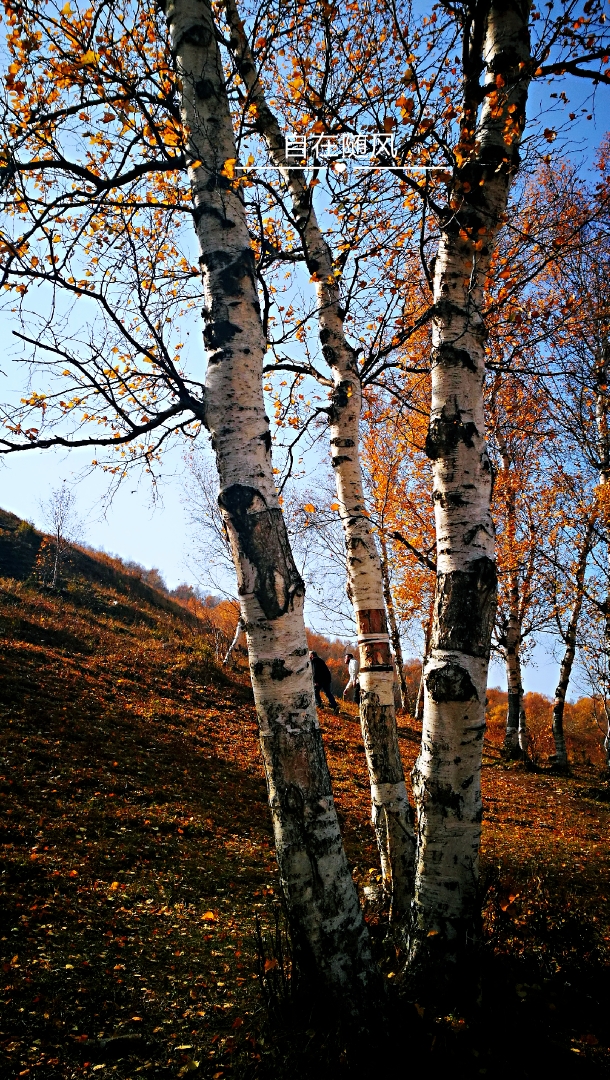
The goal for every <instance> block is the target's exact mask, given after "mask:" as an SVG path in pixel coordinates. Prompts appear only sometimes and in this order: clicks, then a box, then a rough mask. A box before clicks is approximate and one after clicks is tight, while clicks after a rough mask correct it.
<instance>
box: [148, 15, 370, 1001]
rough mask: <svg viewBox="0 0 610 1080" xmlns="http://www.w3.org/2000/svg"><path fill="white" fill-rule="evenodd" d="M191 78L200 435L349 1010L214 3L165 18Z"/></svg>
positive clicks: (298, 880)
mask: <svg viewBox="0 0 610 1080" xmlns="http://www.w3.org/2000/svg"><path fill="white" fill-rule="evenodd" d="M164 11H165V14H166V17H167V22H168V26H169V32H170V39H171V47H172V52H173V54H174V56H175V57H176V59H177V63H178V69H179V72H180V75H181V78H182V112H183V118H184V121H185V124H186V126H187V130H188V132H189V148H188V149H189V153H190V154H191V155H192V159H193V161H194V162H199V163H200V164H198V165H197V166H196V167H194V168H193V169H192V170H191V184H192V193H193V200H194V203H195V225H196V229H197V236H198V238H199V244H200V248H201V259H200V262H201V267H202V274H203V282H204V291H205V298H206V307H205V310H204V318H205V330H204V340H205V345H206V349H207V355H208V372H207V378H206V398H205V422H206V424H207V426H208V427H209V430H210V432H211V435H212V445H213V448H214V450H215V453H216V460H217V464H218V472H219V478H220V495H219V503H220V506H221V508H222V512H223V516H224V520H225V523H226V526H227V529H228V532H229V536H230V539H231V545H232V550H233V556H234V561H235V567H236V571H237V579H238V589H239V596H240V603H241V614H242V619H243V621H244V625H245V627H246V634H247V640H248V651H249V657H250V670H251V674H252V685H253V688H254V697H255V702H256V710H257V714H258V720H259V727H260V741H261V747H262V754H263V760H264V764H265V771H266V775H267V786H268V792H269V803H270V807H271V814H272V819H273V828H274V833H275V843H276V851H277V857H278V863H279V868H280V875H281V880H282V887H283V890H284V895H285V898H286V903H287V908H288V914H289V918H290V923H291V927H292V932H293V936H294V941H295V947H296V950H297V953H298V956H299V960H300V963H301V964H302V966H303V968H304V969H305V971H306V972H309V973H313V974H314V975H315V977H316V979H317V982H318V985H319V986H320V989H321V990H322V989H326V990H327V991H329V992H331V993H332V994H333V995H335V996H341V997H342V998H343V1001H344V1002H345V1004H347V1005H348V1006H349V1007H352V1006H353V1005H354V1003H355V1002H356V1001H357V999H358V997H359V996H360V995H361V994H362V993H363V992H364V991H365V990H366V989H367V988H368V986H369V985H370V984H371V982H374V981H375V969H374V965H373V963H372V960H371V953H370V946H369V940H368V933H367V930H366V926H365V924H364V920H363V917H362V913H361V910H360V907H359V904H358V899H357V894H356V890H355V888H354V883H353V881H352V878H351V874H350V871H349V866H348V864H347V860H346V857H345V853H344V850H343V845H342V842H341V836H340V832H339V826H338V821H337V815H336V812H335V806H334V802H333V796H332V790H331V784H330V777H329V773H328V769H327V765H326V759H325V756H324V749H323V745H322V740H321V736H320V730H319V726H318V721H317V716H316V709H315V704H314V696H313V683H312V675H311V668H310V664H309V659H308V649H307V641H306V638H305V626H304V621H303V595H304V586H303V582H302V581H301V578H300V576H299V574H298V572H297V569H296V566H295V564H294V561H293V558H292V554H291V551H290V546H289V543H288V538H287V534H286V529H285V525H284V520H283V517H282V513H281V510H280V508H279V504H278V498H277V493H276V490H275V487H274V483H273V474H272V468H271V455H270V450H271V438H270V433H269V423H268V418H267V417H266V416H265V410H264V403H263V393H262V364H263V357H264V353H265V347H266V343H265V340H264V336H263V331H262V325H261V320H260V309H259V302H258V295H257V287H256V282H255V277H254V260H253V253H252V250H251V245H250V237H249V235H248V229H247V224H246V217H245V212H244V205H243V200H242V197H241V194H240V192H239V189H238V188H236V187H235V186H233V185H232V184H231V182H230V181H229V180H227V178H226V177H225V176H223V167H224V164H225V162H226V161H227V160H229V159H235V157H236V153H235V144H234V138H233V129H232V122H231V117H230V113H229V107H228V101H227V95H226V88H225V84H224V78H223V69H222V63H221V58H220V55H219V52H218V47H217V44H216V38H215V30H214V23H213V17H212V12H211V9H210V6H209V4H208V3H207V2H206V0H174V2H171V0H170V2H168V3H167V4H165V5H164Z"/></svg>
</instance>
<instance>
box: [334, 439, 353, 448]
mask: <svg viewBox="0 0 610 1080" xmlns="http://www.w3.org/2000/svg"><path fill="white" fill-rule="evenodd" d="M330 445H331V446H344V447H349V446H355V445H356V444H355V442H354V440H353V439H331V440H330Z"/></svg>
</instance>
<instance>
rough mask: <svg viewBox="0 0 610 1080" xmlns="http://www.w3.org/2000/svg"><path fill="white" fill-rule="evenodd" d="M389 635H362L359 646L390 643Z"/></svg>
mask: <svg viewBox="0 0 610 1080" xmlns="http://www.w3.org/2000/svg"><path fill="white" fill-rule="evenodd" d="M389 640H390V635H389V634H361V635H360V637H359V638H358V644H359V645H366V643H367V642H369V641H389Z"/></svg>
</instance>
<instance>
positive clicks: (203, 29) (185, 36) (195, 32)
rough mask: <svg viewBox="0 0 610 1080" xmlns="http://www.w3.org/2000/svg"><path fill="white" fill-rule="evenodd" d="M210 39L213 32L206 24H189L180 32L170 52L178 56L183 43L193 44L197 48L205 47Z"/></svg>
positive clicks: (209, 42) (210, 41) (209, 43)
mask: <svg viewBox="0 0 610 1080" xmlns="http://www.w3.org/2000/svg"><path fill="white" fill-rule="evenodd" d="M212 40H213V34H212V32H211V30H208V28H207V26H200V25H197V24H195V25H194V26H189V27H188V29H187V30H184V31H183V33H182V34H180V37H178V38H176V40H175V41H174V47H173V49H172V52H173V54H174V55H175V56H179V55H180V53H181V51H182V46H183V45H194V46H195V47H197V48H204V49H207V48H208V46H209V45H211V43H212Z"/></svg>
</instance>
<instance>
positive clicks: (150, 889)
mask: <svg viewBox="0 0 610 1080" xmlns="http://www.w3.org/2000/svg"><path fill="white" fill-rule="evenodd" d="M0 633H1V634H2V636H3V640H2V651H3V668H2V676H1V679H2V681H1V690H0V700H1V705H0V718H1V720H2V729H1V736H0V737H1V741H2V761H3V766H2V768H1V769H0V773H1V781H0V788H1V794H2V805H3V813H2V833H1V841H2V846H3V877H2V886H1V890H2V910H3V913H4V925H3V926H2V931H1V934H0V936H1V937H2V954H3V956H2V961H3V964H4V971H3V973H4V982H3V983H2V988H3V993H2V995H1V997H0V1000H1V1001H2V1003H3V1004H2V1022H1V1028H2V1033H1V1034H0V1040H1V1043H2V1051H3V1054H4V1059H5V1062H6V1064H5V1069H6V1075H7V1076H11V1077H14V1076H32V1077H35V1076H44V1077H45V1078H47V1077H49V1078H55V1077H58V1078H59V1077H62V1078H67V1077H81V1076H95V1077H100V1078H107V1077H122V1078H132V1077H134V1076H135V1075H136V1074H137V1075H139V1074H140V1073H141V1072H142V1073H144V1074H145V1075H150V1076H154V1077H166V1076H167V1077H175V1076H184V1075H187V1074H188V1073H189V1072H193V1074H194V1075H196V1076H202V1077H209V1078H214V1077H215V1078H216V1080H221V1078H223V1077H231V1076H239V1077H252V1078H257V1077H261V1078H263V1077H264V1078H266V1077H271V1076H274V1077H278V1076H306V1075H312V1076H314V1075H315V1076H325V1075H329V1076H330V1075H356V1074H357V1072H358V1068H357V1064H356V1063H355V1062H354V1057H353V1053H352V1054H351V1055H350V1052H349V1049H348V1048H347V1044H346V1045H343V1044H342V1043H341V1040H340V1039H339V1041H337V1039H336V1038H335V1039H330V1040H329V1039H327V1038H326V1036H323V1035H320V1034H319V1033H317V1034H316V1033H315V1032H313V1031H311V1030H310V1029H309V1027H307V1026H306V1024H307V1023H308V1022H309V1021H308V1020H307V1017H305V1019H303V1016H302V1015H301V1016H300V1017H298V1018H295V1017H294V1016H293V1017H292V1018H290V1017H287V1018H285V1022H284V1026H283V1027H282V1028H281V1029H280V1028H278V1024H277V1021H275V1020H272V1021H271V1022H269V1020H268V1018H267V1013H266V1011H265V1008H264V1005H263V1000H262V996H261V992H260V986H259V982H258V979H257V976H256V946H255V937H254V917H255V915H256V913H259V915H260V916H261V918H262V920H263V924H264V925H268V924H269V922H270V920H271V917H272V908H273V904H274V902H276V900H277V888H278V883H277V872H276V866H275V861H274V857H273V848H272V838H271V832H270V825H269V819H268V814H267V810H266V803H265V787H264V779H263V774H262V768H261V765H260V762H259V757H258V749H257V740H256V731H255V718H254V710H253V705H252V701H251V692H250V690H249V688H248V686H247V680H246V678H245V673H243V672H241V673H239V672H238V673H236V674H234V675H232V676H231V677H230V678H228V677H226V676H225V675H223V673H222V672H220V671H219V670H218V668H217V667H216V665H215V663H214V660H213V657H212V655H211V652H210V649H209V646H207V645H206V643H205V640H204V641H203V643H202V635H201V634H200V633H199V631H198V627H197V624H196V623H194V621H193V618H192V616H189V615H188V614H187V613H186V612H185V614H184V617H182V615H181V614H180V611H179V610H178V609H174V608H172V609H171V610H168V608H167V604H165V606H163V605H161V606H156V605H155V603H154V602H153V601H152V600H151V601H150V602H148V601H147V600H145V599H142V597H141V596H138V597H135V598H134V596H132V595H130V593H129V591H128V590H127V589H126V588H125V587H123V586H121V587H120V588H119V587H118V585H117V586H113V585H112V582H105V583H101V582H97V583H93V582H91V581H88V580H86V579H85V578H83V577H80V578H79V577H76V578H74V580H72V581H71V582H70V584H69V585H67V586H66V588H65V590H64V591H63V592H62V593H61V594H57V595H55V594H52V593H50V592H48V591H47V592H43V591H41V590H40V588H39V586H38V585H36V584H32V583H30V584H28V583H19V582H16V581H15V580H14V579H12V578H10V579H9V578H7V579H4V580H1V581H0ZM321 719H322V725H323V731H324V738H325V742H326V746H327V750H328V755H329V761H330V766H331V771H332V774H333V780H334V786H335V793H336V798H337V805H338V809H339V813H340V817H341V821H342V824H343V829H344V836H345V842H346V847H347V850H348V854H349V857H350V860H351V862H352V865H353V867H354V874H355V877H356V880H357V881H358V882H359V884H360V885H364V884H367V883H370V882H371V881H372V880H374V879H375V878H376V876H377V870H376V865H377V859H376V854H375V848H374V843H373V837H372V832H371V828H370V824H369V796H368V783H367V777H366V769H365V766H364V761H363V754H362V743H361V736H360V731H359V727H358V723H357V717H356V715H355V710H354V707H353V706H351V705H347V706H344V707H343V711H342V714H341V716H340V717H335V716H334V715H333V714H332V713H330V712H323V713H322V714H321ZM400 728H401V744H402V749H403V754H404V759H405V764H406V765H407V767H409V766H410V765H411V764H412V762H413V760H414V758H415V755H416V753H417V743H418V732H417V730H416V728H415V726H414V724H413V722H412V721H411V720H410V719H409V718H407V717H403V718H402V719H401V722H400ZM492 734H493V733H492ZM483 783H484V796H485V806H486V819H485V825H484V842H483V860H482V863H483V878H484V883H485V889H486V891H485V894H484V896H483V898H482V902H483V905H484V914H485V918H484V938H483V941H484V944H483V946H482V948H481V952H480V956H479V959H478V960H477V961H476V963H475V968H476V978H475V977H474V975H473V979H471V980H470V983H469V989H468V990H467V992H466V991H465V992H463V993H462V994H461V996H460V995H459V994H458V995H457V997H456V998H455V1000H454V999H451V998H450V997H449V998H447V996H446V995H445V997H444V998H443V999H442V1000H441V998H439V996H438V994H437V993H435V992H434V991H432V990H430V989H428V990H426V989H425V988H424V987H422V988H421V989H418V988H417V987H415V988H414V987H413V986H409V985H408V984H407V983H406V982H405V981H404V980H402V978H401V974H400V973H401V955H400V952H399V951H398V952H397V951H396V949H395V948H394V947H393V946H392V947H390V946H389V945H388V943H387V941H385V940H384V939H385V920H384V913H383V911H382V910H373V909H369V910H368V915H367V918H368V919H369V923H370V926H371V929H372V932H373V934H374V937H375V941H376V948H377V951H378V954H379V957H380V962H381V965H382V969H383V971H384V974H385V975H386V976H390V975H391V977H390V978H388V980H387V982H388V986H389V987H390V988H394V989H393V992H392V996H391V1004H390V1008H391V1009H393V1010H395V1021H394V1031H395V1032H396V1031H398V1032H399V1035H400V1039H399V1044H397V1046H396V1047H395V1049H396V1052H398V1051H399V1050H400V1053H402V1054H404V1055H405V1056H406V1057H410V1058H411V1059H412V1061H413V1065H414V1066H415V1064H416V1063H417V1062H419V1064H420V1065H421V1066H422V1067H426V1068H428V1069H430V1068H432V1071H433V1075H434V1074H435V1068H436V1070H438V1074H440V1071H441V1070H442V1071H444V1070H445V1068H446V1067H448V1066H449V1065H451V1066H452V1070H453V1075H462V1072H463V1073H464V1074H465V1073H466V1072H468V1073H469V1075H471V1074H472V1073H473V1072H474V1074H475V1075H478V1074H479V1073H480V1074H485V1073H487V1075H489V1076H500V1075H505V1073H504V1071H503V1070H504V1068H506V1069H507V1075H508V1072H509V1071H511V1070H512V1075H513V1076H514V1075H515V1069H517V1072H518V1073H519V1075H522V1076H530V1075H531V1076H534V1075H538V1074H539V1072H540V1069H541V1068H543V1067H546V1066H545V1065H544V1063H546V1065H547V1066H549V1067H550V1066H551V1065H553V1067H556V1068H560V1067H562V1066H563V1067H565V1068H567V1067H570V1070H571V1072H572V1073H573V1074H575V1075H583V1076H584V1075H587V1076H593V1075H597V1072H596V1069H598V1068H599V1070H600V1073H599V1074H600V1075H602V1074H603V1069H604V1068H607V1065H608V1063H609V1061H610V1058H609V1056H608V1041H609V1035H608V1026H607V1018H606V1015H605V1011H604V1000H603V990H602V989H601V988H602V987H605V988H606V994H607V976H608V941H609V936H610V929H609V925H608V923H609V920H608V910H609V908H608V903H607V899H608V897H609V896H610V893H609V891H608V890H609V889H610V843H609V839H608V810H609V808H610V801H608V800H609V795H608V788H607V785H606V784H605V783H604V782H603V781H602V780H601V779H600V772H599V770H598V769H596V768H595V767H593V766H586V765H581V764H578V765H577V766H576V768H575V771H574V775H573V776H571V777H556V776H553V775H552V774H551V773H550V772H548V771H546V772H545V771H539V772H531V771H527V770H526V769H525V768H524V767H523V766H522V765H519V764H517V765H507V764H506V763H504V762H503V761H502V760H501V758H500V755H499V752H498V746H497V741H496V742H495V743H494V741H493V739H492V741H490V742H489V743H488V744H487V746H486V757H485V767H484V770H483ZM475 968H473V971H474V970H475ZM391 973H392V974H391ZM606 1011H607V1010H606ZM388 1037H389V1038H390V1036H388ZM405 1039H407V1040H408V1046H407V1045H405V1043H404V1040H405ZM532 1039H535V1040H537V1049H534V1050H533V1051H531V1050H529V1049H528V1050H527V1054H525V1052H524V1050H523V1047H524V1045H525V1044H527V1043H528V1042H529V1041H530V1040H532ZM524 1040H525V1042H524ZM344 1041H345V1040H344ZM387 1045H388V1046H390V1044H389V1043H388V1044H387ZM519 1046H521V1049H520V1051H519V1053H517V1048H518V1047H519ZM522 1059H523V1060H522ZM197 1063H198V1064H197ZM509 1066H510V1069H509Z"/></svg>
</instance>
